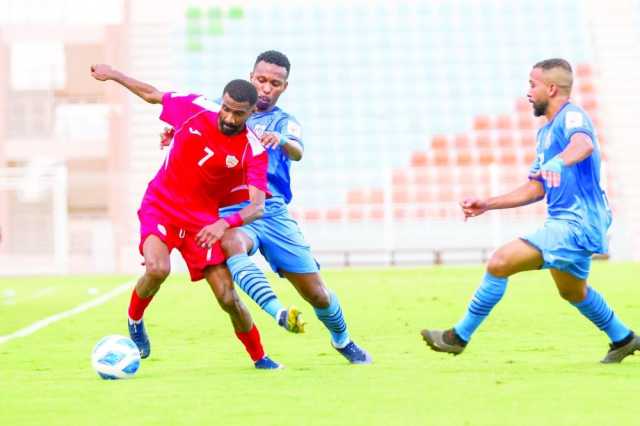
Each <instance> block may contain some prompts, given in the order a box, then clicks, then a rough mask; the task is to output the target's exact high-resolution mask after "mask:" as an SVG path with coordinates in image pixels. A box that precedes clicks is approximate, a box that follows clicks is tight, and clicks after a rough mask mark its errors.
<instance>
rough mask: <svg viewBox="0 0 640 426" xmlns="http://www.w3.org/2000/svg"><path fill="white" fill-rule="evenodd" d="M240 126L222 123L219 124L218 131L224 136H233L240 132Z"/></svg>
mask: <svg viewBox="0 0 640 426" xmlns="http://www.w3.org/2000/svg"><path fill="white" fill-rule="evenodd" d="M240 130H241V128H240V127H236V126H230V125H228V124H227V125H226V126H225V125H224V123H221V124H220V131H221V132H222V134H223V135H225V136H233V135H236V134H238V133H240Z"/></svg>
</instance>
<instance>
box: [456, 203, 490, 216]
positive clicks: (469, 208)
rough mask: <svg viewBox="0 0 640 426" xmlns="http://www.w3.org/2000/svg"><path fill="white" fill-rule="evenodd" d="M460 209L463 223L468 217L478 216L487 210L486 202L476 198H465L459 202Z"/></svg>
mask: <svg viewBox="0 0 640 426" xmlns="http://www.w3.org/2000/svg"><path fill="white" fill-rule="evenodd" d="M460 207H462V212H463V213H464V220H465V221H466V220H467V219H468V218H470V217H475V216H480V215H481V214H482V213H484V212H486V211H487V210H488V209H489V205H488V204H487V202H486V201H485V200H480V199H478V198H465V199H464V200H462V201H461V202H460Z"/></svg>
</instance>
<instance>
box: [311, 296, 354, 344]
mask: <svg viewBox="0 0 640 426" xmlns="http://www.w3.org/2000/svg"><path fill="white" fill-rule="evenodd" d="M329 297H330V301H329V306H327V307H326V308H313V309H314V310H315V311H316V315H317V317H318V319H319V320H320V321H322V323H323V324H324V326H325V327H326V328H327V330H329V333H331V340H332V341H333V346H335V347H336V348H343V347H345V346H346V345H347V343H349V333H348V332H347V324H346V322H345V321H344V316H343V315H342V308H340V302H339V301H338V297H337V296H336V295H335V294H334V293H333V292H331V291H329Z"/></svg>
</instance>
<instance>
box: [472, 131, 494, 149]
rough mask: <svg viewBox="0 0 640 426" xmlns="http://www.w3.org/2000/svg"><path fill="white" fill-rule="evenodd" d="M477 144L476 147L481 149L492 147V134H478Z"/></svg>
mask: <svg viewBox="0 0 640 426" xmlns="http://www.w3.org/2000/svg"><path fill="white" fill-rule="evenodd" d="M475 145H476V148H478V149H479V150H482V149H490V148H491V138H490V136H489V135H488V134H486V133H479V134H478V135H476V140H475Z"/></svg>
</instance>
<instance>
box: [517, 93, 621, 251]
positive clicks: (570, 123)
mask: <svg viewBox="0 0 640 426" xmlns="http://www.w3.org/2000/svg"><path fill="white" fill-rule="evenodd" d="M575 133H584V134H586V135H588V136H589V137H590V138H591V140H592V141H593V145H594V149H593V153H592V154H591V155H590V156H589V157H588V158H586V159H584V160H582V161H581V162H579V163H577V164H574V165H573V166H569V167H564V168H563V169H562V174H561V177H560V186H559V187H556V188H551V187H549V185H548V184H547V183H546V182H545V181H544V180H542V179H540V181H541V182H543V183H544V188H545V192H546V198H547V211H548V215H549V220H560V221H563V222H567V223H568V224H570V225H572V227H573V228H576V229H579V232H578V234H577V235H576V238H577V243H578V245H579V246H580V247H581V248H582V249H584V250H586V251H590V252H592V253H606V252H607V239H606V233H607V229H608V228H609V225H610V224H611V212H610V210H609V206H608V204H607V199H606V195H605V193H604V191H603V190H602V188H601V186H600V147H599V145H598V139H597V136H596V134H595V130H594V128H593V123H592V122H591V119H590V118H589V116H588V115H587V114H586V113H585V112H584V110H582V109H581V108H580V107H578V106H577V105H574V104H572V103H570V102H567V103H566V104H564V105H563V106H562V107H561V108H560V110H559V111H558V112H557V113H556V115H555V116H554V117H553V119H552V120H550V121H549V123H547V124H546V125H545V126H544V127H542V128H541V129H540V130H539V131H538V136H537V141H538V144H537V148H536V150H537V157H536V160H535V161H534V163H533V165H532V167H531V171H530V173H531V174H534V173H537V172H538V171H539V170H540V167H541V166H542V165H543V164H544V163H546V162H547V161H549V160H551V159H552V158H553V157H555V156H556V155H558V154H560V153H561V152H562V151H563V150H564V149H565V148H566V147H567V145H568V144H569V141H570V139H571V136H573V135H574V134H575Z"/></svg>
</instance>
